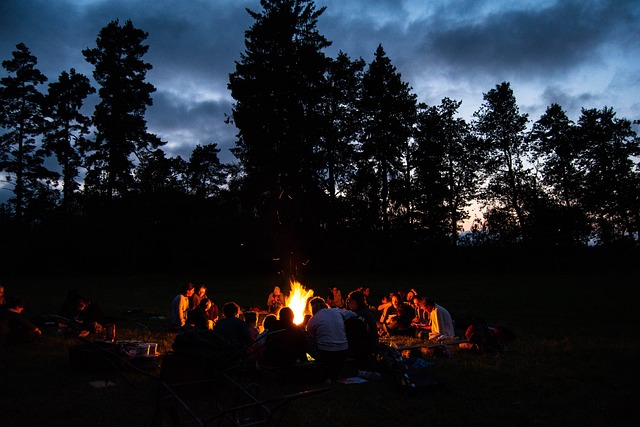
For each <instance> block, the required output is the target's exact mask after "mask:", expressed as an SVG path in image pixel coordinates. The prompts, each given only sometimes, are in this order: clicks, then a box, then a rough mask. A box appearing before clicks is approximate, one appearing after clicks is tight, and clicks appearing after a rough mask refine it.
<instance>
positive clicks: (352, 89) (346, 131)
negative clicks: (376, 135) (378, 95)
mask: <svg viewBox="0 0 640 427" xmlns="http://www.w3.org/2000/svg"><path fill="white" fill-rule="evenodd" d="M364 67H365V62H364V60H363V59H362V58H360V59H357V60H354V61H352V60H351V59H350V58H349V56H348V55H347V54H345V53H344V52H339V53H338V56H337V58H336V59H335V60H332V61H331V63H330V65H329V70H328V77H327V91H326V96H325V100H324V105H323V110H324V112H323V114H324V120H325V126H326V128H325V131H324V132H322V134H323V135H324V136H325V137H324V139H323V140H321V144H320V146H319V148H318V155H319V156H320V159H321V163H322V166H323V169H322V172H323V174H322V175H323V180H322V181H323V183H324V185H323V189H324V191H325V192H326V193H327V194H328V195H329V199H330V200H329V203H330V206H329V212H330V217H329V224H328V225H329V226H330V227H333V226H334V225H335V223H336V222H344V219H343V218H344V217H345V216H347V212H346V210H345V209H344V206H345V203H344V199H345V195H346V194H347V191H348V189H349V187H350V185H351V182H352V180H353V177H354V174H355V169H356V164H355V161H356V148H357V147H356V143H357V140H358V137H359V136H360V133H361V129H362V122H361V119H360V114H359V109H358V108H359V105H360V101H361V99H362V74H363V70H364ZM339 201H341V202H342V203H338V202H339ZM341 207H342V208H341ZM347 220H348V219H347Z"/></svg>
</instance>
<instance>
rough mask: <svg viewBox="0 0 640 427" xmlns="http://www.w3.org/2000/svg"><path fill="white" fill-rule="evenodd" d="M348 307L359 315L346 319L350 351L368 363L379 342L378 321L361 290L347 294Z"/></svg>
mask: <svg viewBox="0 0 640 427" xmlns="http://www.w3.org/2000/svg"><path fill="white" fill-rule="evenodd" d="M347 307H348V308H349V310H351V311H353V312H354V313H356V314H357V315H358V317H357V318H352V319H349V320H346V321H345V329H346V332H347V339H348V341H349V351H350V353H351V356H352V357H353V358H355V359H356V360H357V361H359V362H361V363H366V362H367V361H368V359H369V356H370V355H371V354H372V353H373V350H374V347H375V346H376V345H377V344H378V323H377V322H376V317H375V314H373V312H372V311H371V310H370V309H369V307H368V306H367V303H366V301H365V298H364V294H363V293H362V292H361V291H353V292H351V293H349V295H348V296H347Z"/></svg>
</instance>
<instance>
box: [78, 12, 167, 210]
mask: <svg viewBox="0 0 640 427" xmlns="http://www.w3.org/2000/svg"><path fill="white" fill-rule="evenodd" d="M147 36H148V33H146V32H144V31H142V30H139V29H137V28H135V27H134V26H133V23H132V22H131V21H130V20H128V21H126V22H125V24H124V25H122V26H121V25H120V24H119V22H118V21H117V20H116V21H112V22H110V23H109V24H108V25H107V26H106V27H104V28H102V30H100V33H99V35H98V38H97V39H96V45H97V47H96V48H93V49H84V50H83V51H82V53H83V55H84V57H85V59H86V60H87V62H89V63H90V64H92V65H94V66H95V70H94V71H93V77H94V79H95V80H96V82H97V83H98V84H99V85H100V89H99V91H98V94H99V96H100V99H101V101H100V103H99V104H98V105H97V106H96V109H95V112H94V114H93V124H94V126H95V128H96V138H95V141H94V142H93V143H92V144H89V145H88V147H87V151H88V153H89V154H88V157H87V169H88V171H87V176H86V189H87V191H88V192H91V193H95V194H98V195H100V196H104V197H106V199H108V200H111V199H112V198H113V197H114V196H123V195H125V194H126V193H127V192H128V191H130V190H131V189H132V188H133V186H134V178H133V169H134V163H133V158H132V157H133V156H136V157H137V158H138V159H139V160H140V159H142V158H143V157H144V156H148V155H152V154H153V153H154V150H155V149H156V148H158V147H159V146H161V145H162V144H163V143H162V141H160V140H159V139H158V138H157V137H155V136H154V135H151V134H149V133H148V132H147V124H146V120H145V118H144V115H145V112H146V108H147V107H148V106H151V105H152V103H153V101H152V99H151V94H152V93H153V92H154V91H155V88H154V87H153V85H152V84H150V83H147V82H146V81H145V79H146V74H147V71H149V70H150V69H151V68H152V66H151V64H149V63H146V62H144V61H143V59H142V57H143V56H144V55H145V54H146V53H147V51H148V49H149V47H148V46H147V45H144V44H142V43H143V42H144V40H145V39H146V38H147Z"/></svg>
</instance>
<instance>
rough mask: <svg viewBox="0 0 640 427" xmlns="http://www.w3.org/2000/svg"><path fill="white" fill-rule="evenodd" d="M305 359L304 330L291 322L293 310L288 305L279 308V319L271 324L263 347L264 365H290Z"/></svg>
mask: <svg viewBox="0 0 640 427" xmlns="http://www.w3.org/2000/svg"><path fill="white" fill-rule="evenodd" d="M299 360H306V332H305V331H304V329H302V328H301V327H300V326H298V325H296V324H294V323H293V311H291V309H290V308H289V307H284V308H283V309H282V310H280V320H277V321H276V322H275V323H274V324H273V325H272V326H271V333H270V334H269V335H268V336H267V340H266V343H265V349H264V363H265V365H266V366H277V367H284V366H292V365H294V364H295V363H296V362H297V361H299Z"/></svg>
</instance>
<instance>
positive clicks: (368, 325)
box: [172, 283, 454, 373]
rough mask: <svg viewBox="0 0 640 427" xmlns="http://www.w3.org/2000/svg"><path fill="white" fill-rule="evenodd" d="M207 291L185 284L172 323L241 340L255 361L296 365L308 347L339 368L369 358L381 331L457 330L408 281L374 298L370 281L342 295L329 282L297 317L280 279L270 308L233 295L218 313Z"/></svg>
mask: <svg viewBox="0 0 640 427" xmlns="http://www.w3.org/2000/svg"><path fill="white" fill-rule="evenodd" d="M206 293H207V288H206V286H204V285H201V286H199V287H196V286H194V285H193V284H190V283H189V284H186V285H184V286H183V288H182V289H181V290H180V293H179V294H178V295H176V297H175V298H174V300H173V303H172V324H173V327H174V328H175V329H176V330H178V331H179V333H180V332H183V333H184V331H194V330H195V331H198V330H200V331H213V332H215V333H216V334H217V335H218V336H222V337H223V338H225V339H226V340H229V341H232V342H235V343H238V344H240V345H242V346H244V347H245V350H246V352H247V353H248V354H249V355H250V358H251V359H252V360H253V361H255V364H256V366H257V367H258V368H259V369H263V368H267V367H287V366H293V365H294V364H296V363H297V362H305V361H307V360H308V359H309V358H308V356H307V355H309V356H311V358H312V359H313V360H317V361H319V362H324V363H325V364H326V365H327V366H328V367H329V369H330V372H333V373H337V372H339V371H340V366H341V365H342V363H343V361H344V360H346V359H347V358H353V359H355V360H356V361H359V362H363V363H366V361H367V359H368V358H370V357H371V356H372V354H373V352H374V349H375V347H376V346H377V344H378V343H379V340H380V338H381V337H387V336H394V335H405V336H416V337H423V338H428V339H432V340H441V339H444V338H450V337H453V336H454V324H453V320H452V317H451V315H450V314H449V312H448V311H447V310H446V309H445V308H444V307H442V306H440V305H438V304H436V303H435V301H434V300H433V299H432V298H429V297H423V296H421V295H419V294H418V293H417V292H416V291H415V290H413V289H411V290H409V291H404V290H399V291H398V292H394V293H391V294H389V295H388V296H384V297H383V298H382V299H381V301H380V302H379V303H377V304H376V303H375V302H374V301H373V300H372V298H371V295H370V294H371V290H370V289H369V288H364V287H360V288H357V289H355V290H353V291H351V292H349V293H348V294H347V297H346V299H345V298H343V296H342V293H341V291H340V289H338V288H337V287H335V286H334V287H332V288H330V291H329V294H328V297H327V298H326V299H325V298H322V297H319V296H315V297H311V298H310V299H309V300H308V301H307V309H306V311H305V317H304V321H303V322H302V323H299V322H298V323H299V324H296V323H295V322H294V312H293V310H292V308H291V307H288V306H287V305H286V298H285V295H284V294H283V293H282V291H281V290H280V288H279V287H278V286H276V287H275V288H274V289H273V292H271V293H270V294H269V296H268V298H267V304H266V306H267V309H266V310H260V311H259V312H258V311H256V309H250V310H246V311H244V312H243V311H242V309H241V308H240V306H239V305H238V304H237V303H236V302H227V303H225V304H224V305H223V306H222V310H221V313H220V315H219V313H218V308H217V307H216V305H215V304H214V303H213V301H212V300H211V299H210V298H209V297H208V296H207V294H206ZM260 315H262V321H261V322H260V321H259V318H260Z"/></svg>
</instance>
